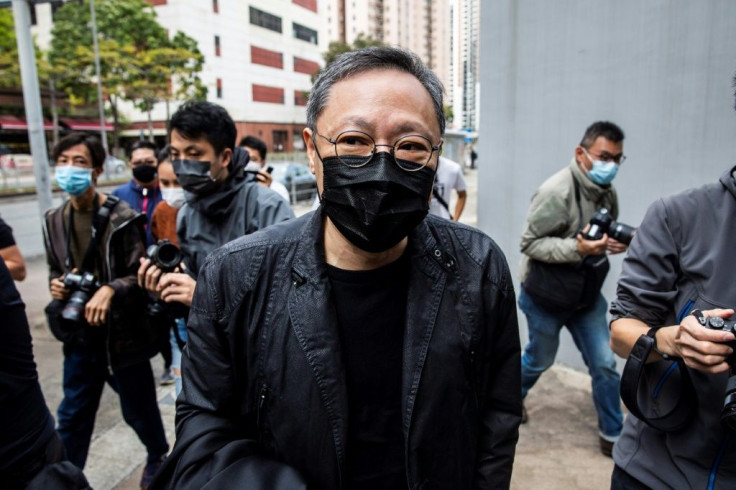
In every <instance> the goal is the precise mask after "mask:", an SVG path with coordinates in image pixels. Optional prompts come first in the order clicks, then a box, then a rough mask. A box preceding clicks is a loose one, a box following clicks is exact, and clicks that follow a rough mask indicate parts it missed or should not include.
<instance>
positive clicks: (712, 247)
mask: <svg viewBox="0 0 736 490" xmlns="http://www.w3.org/2000/svg"><path fill="white" fill-rule="evenodd" d="M733 83H734V85H733V86H734V87H736V77H734V79H733ZM735 95H736V94H735ZM734 219H736V167H733V166H731V167H730V168H728V169H727V170H726V171H725V172H724V173H723V174H721V177H720V178H719V179H718V181H717V182H713V183H710V184H706V185H704V186H702V187H698V188H694V189H688V190H685V191H683V192H681V193H679V194H676V195H673V196H668V197H665V198H662V199H658V200H657V201H655V202H654V203H652V204H651V206H649V209H648V210H647V212H646V214H645V216H644V219H643V220H642V223H641V226H640V227H639V231H637V234H636V240H634V241H633V242H632V244H631V248H630V249H629V253H628V254H627V255H626V258H625V259H624V262H623V267H622V269H621V277H620V279H619V281H618V288H617V290H616V299H615V300H614V301H613V302H612V303H611V316H612V320H611V345H612V346H613V349H614V350H615V351H616V353H617V354H618V355H619V356H621V357H624V358H626V357H629V353H630V352H631V351H632V349H633V348H634V346H635V345H636V344H638V343H639V342H641V341H642V340H646V339H647V337H648V338H649V339H650V342H651V350H650V354H649V356H648V357H647V358H646V360H645V361H646V364H644V366H643V369H642V371H641V372H640V373H639V374H640V375H641V382H640V383H639V385H638V386H634V387H633V388H630V391H632V392H634V393H636V395H637V396H639V397H641V402H642V403H647V405H651V408H652V411H651V412H650V411H649V410H643V409H640V411H641V412H642V416H643V417H646V416H647V415H646V412H650V413H652V412H653V414H654V415H657V416H659V418H661V419H662V420H661V422H662V423H667V422H668V416H669V422H671V420H672V417H673V416H674V417H683V419H684V421H685V423H684V425H682V426H681V427H679V428H678V429H677V430H661V429H660V428H654V427H650V426H649V425H648V422H649V421H645V420H644V419H640V418H638V417H637V416H635V415H633V414H631V413H630V414H629V415H628V416H627V417H626V421H625V422H624V429H623V432H622V434H621V439H620V440H619V441H618V442H617V443H616V446H615V448H614V450H613V460H614V462H615V466H614V470H613V474H612V477H611V489H612V490H643V489H649V488H708V489H717V488H736V451H734V433H733V427H734V426H733V424H734V422H736V420H734V412H733V411H727V410H726V406H725V405H726V404H727V403H726V402H728V405H729V406H730V407H731V408H732V407H733V398H730V399H729V397H728V394H729V393H733V391H732V390H733V386H734V384H733V383H734V380H735V379H736V378H734V377H733V375H734V368H735V367H736V365H735V362H736V359H735V358H734V355H733V346H734V342H736V340H735V339H734V335H733V333H731V332H730V331H728V329H726V330H725V331H724V330H722V329H718V328H706V327H705V324H706V322H708V323H710V322H713V321H714V320H715V319H709V317H717V318H718V319H720V318H724V319H728V318H729V317H731V319H733V318H732V316H733V314H734V307H736V281H734V280H733V276H734V271H733V267H732V264H733V253H734V248H733V244H734V242H736V227H735V226H733V222H734ZM642 337H643V338H642ZM645 345H646V344H645ZM637 350H638V349H637ZM638 351H639V357H643V355H642V351H641V350H638ZM629 362H631V361H629ZM676 366H678V367H679V368H678V369H675V367H676ZM627 369H629V366H628V365H627ZM665 373H666V374H665ZM686 377H689V378H690V380H687V379H686ZM627 381H628V380H627ZM688 384H690V385H691V389H690V390H687V389H686V386H687V385H688ZM627 391H629V390H627ZM688 391H690V393H689V394H688ZM665 392H669V393H665ZM658 394H659V396H658ZM673 400H676V403H677V405H675V406H671V405H668V404H669V403H672V401H673ZM660 404H661V405H660ZM688 404H689V405H690V406H691V407H694V408H692V410H693V411H692V412H691V414H692V415H690V416H688V415H687V412H685V415H684V416H683V415H682V413H683V410H686V411H687V408H686V407H687V405H688ZM654 410H656V412H654ZM723 415H727V417H726V418H727V419H728V420H729V421H730V423H729V424H728V425H729V426H730V428H726V427H724V424H723V422H722V420H721V419H722V416H723Z"/></svg>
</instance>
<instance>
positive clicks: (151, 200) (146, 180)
mask: <svg viewBox="0 0 736 490" xmlns="http://www.w3.org/2000/svg"><path fill="white" fill-rule="evenodd" d="M156 152H157V150H156V145H155V144H153V143H152V142H150V141H147V140H138V141H136V142H134V143H133V145H131V147H130V159H129V160H128V166H129V167H130V168H131V169H133V178H132V179H130V182H128V183H127V184H123V185H121V186H118V187H117V188H115V189H114V190H113V191H112V195H113V196H117V197H119V198H120V199H122V200H123V201H125V202H127V203H128V204H129V205H130V207H131V208H133V209H134V210H136V211H138V212H139V213H141V214H143V215H145V216H146V247H147V246H149V245H151V244H152V243H153V235H151V219H153V210H154V209H156V206H157V205H158V203H160V202H161V200H162V199H163V198H162V197H161V189H159V187H158V178H157V175H156V166H157V165H158V158H157V156H156Z"/></svg>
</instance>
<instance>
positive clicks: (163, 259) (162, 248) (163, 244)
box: [146, 240, 182, 272]
mask: <svg viewBox="0 0 736 490" xmlns="http://www.w3.org/2000/svg"><path fill="white" fill-rule="evenodd" d="M146 257H148V258H149V259H151V262H152V263H153V265H155V266H156V267H158V268H159V269H161V270H162V271H163V272H173V271H174V269H176V268H177V267H178V266H179V264H180V263H181V259H182V256H181V250H179V247H177V246H176V245H174V244H173V243H171V241H170V240H160V241H159V242H158V243H154V244H153V245H150V246H149V247H148V249H147V250H146Z"/></svg>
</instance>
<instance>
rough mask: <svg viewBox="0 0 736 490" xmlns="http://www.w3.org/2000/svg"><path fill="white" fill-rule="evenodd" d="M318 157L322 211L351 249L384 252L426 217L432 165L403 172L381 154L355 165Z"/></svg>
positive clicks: (334, 158) (389, 155) (388, 154)
mask: <svg viewBox="0 0 736 490" xmlns="http://www.w3.org/2000/svg"><path fill="white" fill-rule="evenodd" d="M319 158H320V160H321V161H322V166H323V171H322V175H323V191H322V196H321V201H322V207H323V208H324V212H325V213H326V214H327V216H329V218H330V220H331V221H332V222H333V223H334V225H335V226H336V227H337V229H338V230H339V231H340V233H342V234H343V235H344V236H345V238H347V239H348V240H349V241H350V243H352V244H353V245H355V246H356V247H358V248H360V249H362V250H365V251H367V252H373V253H377V252H384V251H386V250H388V249H390V248H391V247H393V246H394V245H396V244H397V243H399V242H400V241H401V240H402V239H403V238H404V237H406V236H407V235H409V233H410V232H411V231H412V230H413V229H414V228H415V227H416V226H417V225H418V224H419V223H421V222H422V220H423V219H424V218H425V217H426V216H427V212H428V210H429V196H430V193H431V192H432V184H433V182H434V175H435V172H434V170H433V169H431V168H429V167H424V168H422V169H420V170H418V171H416V172H407V171H404V170H402V169H401V168H399V166H398V165H397V164H396V162H394V159H393V157H392V156H391V154H390V153H387V152H379V153H376V154H375V155H373V158H372V159H371V160H370V162H368V163H367V164H365V165H363V166H361V167H348V166H347V165H345V164H344V163H342V162H341V161H340V159H339V158H338V157H328V158H325V159H322V157H321V156H320V157H319ZM342 158H343V160H345V159H349V158H351V157H345V156H343V157H342ZM408 166H411V164H409V165H408Z"/></svg>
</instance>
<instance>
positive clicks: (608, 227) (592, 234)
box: [583, 208, 636, 245]
mask: <svg viewBox="0 0 736 490" xmlns="http://www.w3.org/2000/svg"><path fill="white" fill-rule="evenodd" d="M604 233H607V234H608V236H609V237H611V238H613V239H614V240H618V241H619V242H621V243H623V244H625V245H628V244H630V243H631V239H632V238H634V233H636V228H634V227H633V226H629V225H627V224H624V223H621V222H619V221H614V220H613V218H612V217H611V212H610V211H608V209H606V208H600V209H599V210H598V211H596V212H595V214H594V215H593V217H592V218H590V228H589V229H588V232H587V233H584V234H583V237H584V238H585V239H587V240H600V239H601V238H603V234H604Z"/></svg>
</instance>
